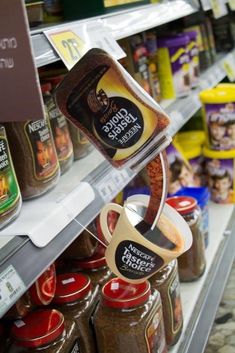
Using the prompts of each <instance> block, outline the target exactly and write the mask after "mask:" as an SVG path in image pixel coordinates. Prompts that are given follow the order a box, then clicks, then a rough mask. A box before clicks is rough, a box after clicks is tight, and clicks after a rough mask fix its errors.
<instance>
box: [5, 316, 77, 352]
mask: <svg viewBox="0 0 235 353" xmlns="http://www.w3.org/2000/svg"><path fill="white" fill-rule="evenodd" d="M11 341H12V343H11V345H10V348H9V350H8V353H70V352H73V350H74V352H75V351H76V352H79V348H78V349H77V347H79V337H78V336H77V332H76V325H75V322H74V321H72V320H68V319H64V316H63V314H62V313H60V312H58V311H57V310H40V311H35V312H33V313H30V314H29V315H28V316H27V317H26V318H25V319H24V320H18V321H16V322H15V323H14V324H13V325H12V329H11Z"/></svg>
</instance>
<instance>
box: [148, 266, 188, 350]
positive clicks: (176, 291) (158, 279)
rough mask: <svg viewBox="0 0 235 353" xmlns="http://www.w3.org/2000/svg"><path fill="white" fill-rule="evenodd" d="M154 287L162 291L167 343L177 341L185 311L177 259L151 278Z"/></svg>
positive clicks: (170, 344)
mask: <svg viewBox="0 0 235 353" xmlns="http://www.w3.org/2000/svg"><path fill="white" fill-rule="evenodd" d="M149 281H150V283H151V286H152V288H155V289H156V290H158V291H159V292H160V296H161V300H162V310H163V319H164V326H165V332H166V343H167V345H168V346H172V345H174V344H176V343H177V341H178V339H179V337H180V334H181V332H182V328H183V313H182V306H181V299H180V282H179V276H178V266H177V260H173V261H171V262H170V263H169V264H167V265H166V266H165V267H163V268H162V269H161V270H160V271H158V272H157V273H155V274H154V275H153V276H152V277H150V279H149Z"/></svg>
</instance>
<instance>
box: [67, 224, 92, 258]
mask: <svg viewBox="0 0 235 353" xmlns="http://www.w3.org/2000/svg"><path fill="white" fill-rule="evenodd" d="M88 229H89V230H90V231H91V232H92V233H94V232H95V229H94V227H93V224H90V225H89V226H88ZM97 245H98V241H97V240H96V239H95V238H94V237H93V236H92V235H91V234H90V233H89V232H88V231H87V230H83V231H82V233H81V234H79V236H78V237H77V238H76V239H75V240H74V241H73V243H72V244H71V245H70V246H69V247H68V248H67V249H66V250H65V251H64V252H63V254H62V255H61V258H62V259H68V260H69V259H80V258H87V257H90V256H92V255H93V254H94V252H95V250H96V248H97Z"/></svg>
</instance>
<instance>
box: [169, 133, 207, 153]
mask: <svg viewBox="0 0 235 353" xmlns="http://www.w3.org/2000/svg"><path fill="white" fill-rule="evenodd" d="M176 140H177V142H178V143H179V144H180V145H181V146H185V145H186V146H187V145H188V144H190V145H191V144H194V145H197V146H202V145H203V144H204V143H205V141H206V134H205V132H204V131H202V130H192V131H183V132H179V133H178V134H177V135H176ZM184 149H185V147H184Z"/></svg>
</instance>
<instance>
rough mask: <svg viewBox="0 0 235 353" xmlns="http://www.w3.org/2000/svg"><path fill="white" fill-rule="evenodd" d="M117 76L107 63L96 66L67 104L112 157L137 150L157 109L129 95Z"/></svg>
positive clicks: (150, 133)
mask: <svg viewBox="0 0 235 353" xmlns="http://www.w3.org/2000/svg"><path fill="white" fill-rule="evenodd" d="M120 76H121V75H120V74H118V72H117V70H115V69H113V68H112V67H110V66H108V65H100V66H98V67H97V68H95V69H93V70H92V71H90V72H89V73H88V74H87V76H86V77H85V78H84V80H82V81H81V82H80V83H79V85H78V86H77V87H76V88H75V89H74V91H73V92H72V94H71V95H70V97H69V99H68V104H67V109H68V111H69V113H70V115H71V116H75V117H79V123H78V125H80V124H81V127H85V129H86V130H87V134H88V135H90V136H91V137H92V138H93V140H94V138H95V139H96V143H97V144H98V145H99V147H102V149H103V150H104V151H105V153H106V154H107V155H108V156H109V157H110V158H112V159H113V160H123V159H126V158H128V157H129V156H130V155H132V154H133V153H135V152H137V150H139V149H140V148H141V147H142V146H143V145H144V144H145V142H146V141H147V140H148V139H149V138H151V137H152V136H153V134H154V132H155V130H156V128H157V124H158V119H157V118H156V113H157V112H155V111H154V110H151V109H150V108H148V107H147V106H146V105H144V104H142V103H141V102H140V101H139V100H138V99H137V98H136V96H135V95H133V94H131V91H130V90H129V89H128V88H127V87H126V86H125V85H124V84H123V80H121V79H120ZM159 114H160V113H159ZM143 116H144V118H143Z"/></svg>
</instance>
